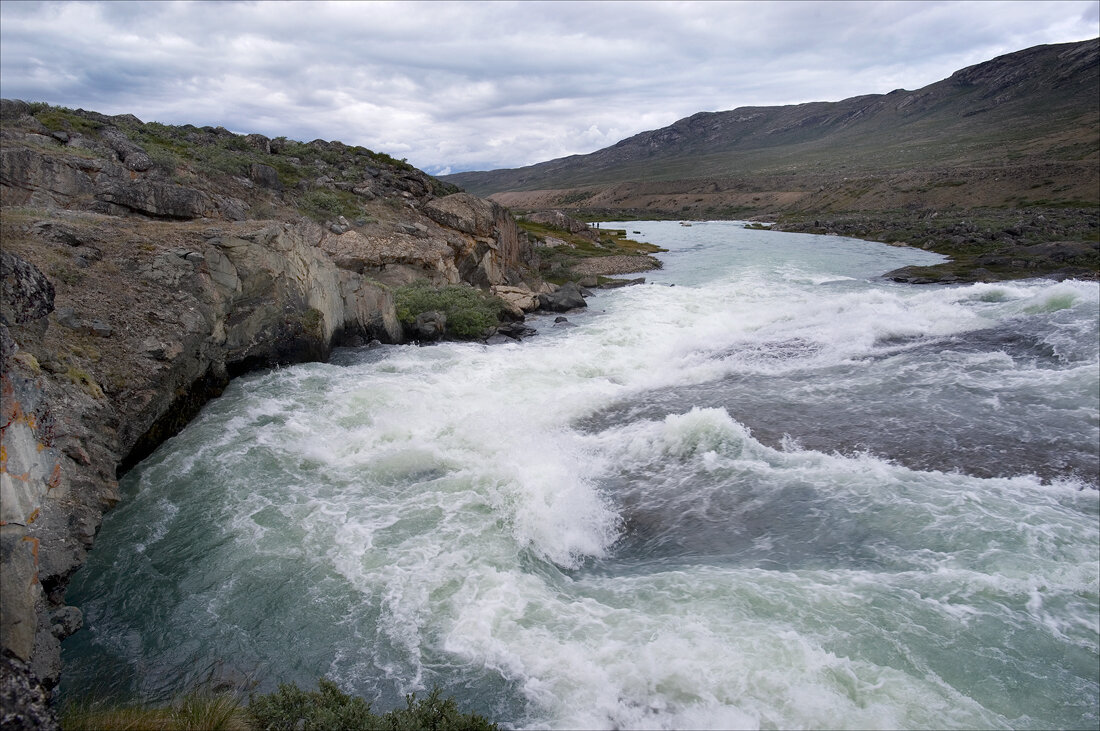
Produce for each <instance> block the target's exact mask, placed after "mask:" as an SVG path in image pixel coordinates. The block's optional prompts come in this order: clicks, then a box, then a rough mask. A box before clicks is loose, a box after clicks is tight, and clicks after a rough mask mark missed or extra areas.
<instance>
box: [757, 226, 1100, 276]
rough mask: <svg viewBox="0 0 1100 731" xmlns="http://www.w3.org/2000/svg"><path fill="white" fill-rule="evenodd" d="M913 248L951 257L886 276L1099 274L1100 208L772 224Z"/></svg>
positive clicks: (783, 227) (776, 228)
mask: <svg viewBox="0 0 1100 731" xmlns="http://www.w3.org/2000/svg"><path fill="white" fill-rule="evenodd" d="M772 228H773V229H775V230H779V231H796V232H800V233H815V234H826V235H838V236H850V237H853V238H861V239H868V240H871V241H881V242H885V243H889V244H895V245H904V246H915V247H917V248H921V249H925V250H927V251H934V252H936V253H938V254H943V255H945V256H948V257H950V261H948V262H945V263H943V264H938V265H935V266H929V267H904V268H902V269H898V270H895V271H892V272H888V273H886V274H885V275H883V276H884V277H885V278H887V279H892V280H894V281H897V282H906V283H909V284H935V283H943V284H950V283H962V282H979V281H981V282H993V281H1002V280H1009V279H1023V278H1030V277H1046V278H1051V279H1088V280H1096V279H1098V278H1100V239H1098V236H1100V210H1098V209H1097V208H1083V207H1059V208H1022V209H1021V208H971V209H959V208H948V209H935V210H930V209H907V210H899V211H868V212H859V213H848V214H828V215H826V214H816V215H811V214H798V215H794V214H788V215H785V216H780V217H779V218H778V220H777V222H776V223H775V224H774V225H773V226H772Z"/></svg>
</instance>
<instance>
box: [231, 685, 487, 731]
mask: <svg viewBox="0 0 1100 731" xmlns="http://www.w3.org/2000/svg"><path fill="white" fill-rule="evenodd" d="M405 702H406V704H407V707H406V708H399V709H395V710H393V711H389V712H388V713H385V714H383V715H381V716H379V715H376V714H374V713H372V712H371V709H370V704H369V703H367V702H366V701H364V700H363V699H362V698H354V697H352V696H349V695H347V694H346V693H343V692H341V690H340V689H339V688H338V687H337V686H336V684H335V683H333V682H332V681H330V680H326V679H324V678H322V679H321V680H320V681H318V683H317V690H316V691H304V690H302V689H301V688H299V687H298V686H296V685H292V684H282V685H280V686H279V689H278V690H277V691H275V692H274V693H269V694H267V695H262V696H258V697H253V698H251V699H250V700H249V703H248V708H247V714H248V720H249V723H250V724H251V726H252V728H254V729H256V730H257V731H328V729H345V730H346V731H358V730H359V729H388V730H390V731H406V730H407V731H413V730H414V729H432V730H433V731H457V730H458V729H474V730H481V729H485V730H488V729H496V727H497V726H496V724H495V723H490V722H489V721H488V720H486V719H485V718H484V717H482V716H479V715H477V714H475V713H462V712H461V711H459V710H458V705H457V704H456V703H455V701H454V699H453V698H447V699H442V698H440V690H439V688H436V689H435V690H433V691H432V692H431V693H429V694H428V697H427V698H424V699H423V700H419V701H418V700H417V699H416V694H415V693H414V694H412V695H407V696H405Z"/></svg>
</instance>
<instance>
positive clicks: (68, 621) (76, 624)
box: [50, 606, 84, 640]
mask: <svg viewBox="0 0 1100 731" xmlns="http://www.w3.org/2000/svg"><path fill="white" fill-rule="evenodd" d="M50 625H51V626H50V632H52V633H53V636H54V637H56V638H57V639H59V640H63V639H65V638H66V637H68V636H69V635H71V634H72V633H73V632H76V631H77V630H78V629H80V628H81V627H82V626H83V625H84V613H83V612H81V611H80V609H79V608H77V607H67V606H66V607H58V608H57V609H55V610H53V611H52V612H50Z"/></svg>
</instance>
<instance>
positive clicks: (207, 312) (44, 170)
mask: <svg viewBox="0 0 1100 731" xmlns="http://www.w3.org/2000/svg"><path fill="white" fill-rule="evenodd" d="M0 112H2V115H0V118H2V125H0V142H2V147H0V204H2V209H0V210H2V216H0V236H2V239H0V240H2V244H3V247H2V252H0V282H2V291H0V295H2V296H0V316H2V317H0V358H2V368H3V370H2V419H0V428H2V449H0V597H2V601H0V655H2V659H0V663H2V666H3V668H2V670H3V673H2V682H0V701H2V704H3V707H2V710H0V714H2V718H0V721H2V722H3V725H4V727H5V728H8V727H9V726H10V727H13V728H21V727H26V728H51V727H54V726H55V725H56V722H55V719H54V718H53V715H52V712H51V711H50V710H49V708H48V707H47V706H46V705H45V699H46V698H48V695H49V691H50V690H51V689H52V688H53V686H54V685H56V683H57V681H58V678H59V674H60V643H61V640H62V639H63V638H64V637H66V636H67V635H69V634H71V633H72V632H74V631H76V630H77V629H78V628H79V627H80V625H81V614H80V610H79V609H78V608H76V607H70V606H66V605H65V602H64V593H65V587H66V584H67V582H68V579H69V577H70V576H71V575H72V573H73V572H74V571H75V570H76V569H77V568H79V567H80V566H81V564H82V563H83V562H84V560H85V556H86V554H87V551H88V550H89V549H90V548H91V546H92V544H93V542H94V539H95V535H96V531H97V530H98V528H99V525H100V522H101V520H102V516H103V513H104V512H105V511H106V510H108V509H109V508H110V507H111V506H112V505H113V504H114V503H115V502H116V501H117V500H118V499H119V494H118V482H117V479H118V476H119V475H120V474H121V472H123V471H125V470H126V469H128V468H129V467H130V466H132V465H133V464H135V463H136V462H137V461H139V460H140V459H142V458H143V457H145V456H146V455H148V454H149V453H150V452H151V451H152V450H153V449H154V448H155V447H156V446H157V445H158V444H159V443H161V442H162V441H164V440H165V439H166V438H168V437H170V436H171V435H173V434H174V433H176V432H177V431H178V430H179V429H181V428H182V427H183V426H184V425H185V424H186V423H187V422H188V421H189V420H190V419H191V418H192V417H193V416H194V415H195V414H196V413H197V411H198V409H199V408H200V407H201V406H202V404H203V403H205V401H207V400H208V399H209V398H211V397H213V396H216V395H217V394H219V393H220V392H221V390H222V389H223V388H224V387H225V385H226V384H227V383H228V381H229V379H230V378H231V377H233V376H235V375H238V374H240V373H244V372H246V371H249V370H253V369H256V368H263V367H269V366H273V365H277V364H284V363H293V362H301V361H306V360H316V359H324V358H326V357H327V356H328V354H329V352H330V350H331V348H332V347H334V346H336V345H342V344H352V345H361V344H366V343H369V342H371V341H374V340H377V341H382V342H400V341H402V340H404V339H405V333H404V330H403V328H402V325H401V323H400V322H399V321H398V318H397V314H396V312H395V307H394V289H395V288H397V287H400V286H402V285H405V284H409V283H412V282H421V281H427V282H430V283H432V284H435V285H454V284H462V283H467V284H470V285H472V286H474V287H478V288H481V289H485V290H489V289H492V288H503V289H507V290H508V291H512V290H520V291H525V290H529V291H530V292H532V294H534V293H537V292H539V291H545V290H544V288H543V286H542V284H541V282H540V280H539V279H538V275H537V268H538V261H537V257H536V255H535V252H534V249H533V248H532V244H531V242H530V240H529V239H528V237H527V236H526V234H524V233H523V232H522V231H520V230H519V229H518V228H517V226H516V223H515V221H514V220H513V219H512V218H511V216H510V215H509V214H508V212H507V211H506V209H504V208H503V207H501V206H500V205H498V204H495V203H491V202H489V201H484V200H481V199H479V198H476V197H474V196H472V195H468V194H465V193H460V192H457V189H455V188H454V187H453V186H448V185H445V184H443V183H440V182H439V181H437V180H435V179H433V178H431V177H429V176H428V175H426V174H424V173H422V172H421V171H419V170H417V169H415V168H413V167H411V166H409V165H407V164H405V163H404V162H402V161H397V160H393V159H392V158H390V157H388V156H386V155H384V154H380V153H374V152H372V151H370V150H366V149H364V148H361V147H349V146H347V145H343V144H342V143H339V142H326V141H323V140H315V141H313V142H310V143H300V142H294V141H291V140H286V139H285V138H278V139H269V138H267V137H264V136H262V135H237V134H233V133H231V132H228V131H227V130H224V129H222V128H210V127H204V128H196V127H191V126H185V127H169V126H166V125H159V124H156V123H150V124H144V123H142V122H141V121H140V120H138V119H136V118H134V117H133V116H131V115H122V116H116V117H107V116H104V115H101V114H97V113H95V112H85V111H82V110H77V111H72V110H67V109H61V108H56V107H50V106H48V105H44V104H27V103H25V102H21V101H16V100H3V101H2V102H0ZM531 299H532V300H537V297H534V296H532V298H531Z"/></svg>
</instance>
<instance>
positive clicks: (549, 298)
mask: <svg viewBox="0 0 1100 731" xmlns="http://www.w3.org/2000/svg"><path fill="white" fill-rule="evenodd" d="M587 306H588V304H587V303H586V302H585V301H584V295H582V294H581V288H580V286H579V285H577V283H576V282H566V283H565V284H563V285H562V286H560V287H558V290H557V291H556V292H553V293H551V294H540V295H539V309H540V310H549V311H550V312H568V311H569V310H575V309H577V308H578V307H587Z"/></svg>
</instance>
